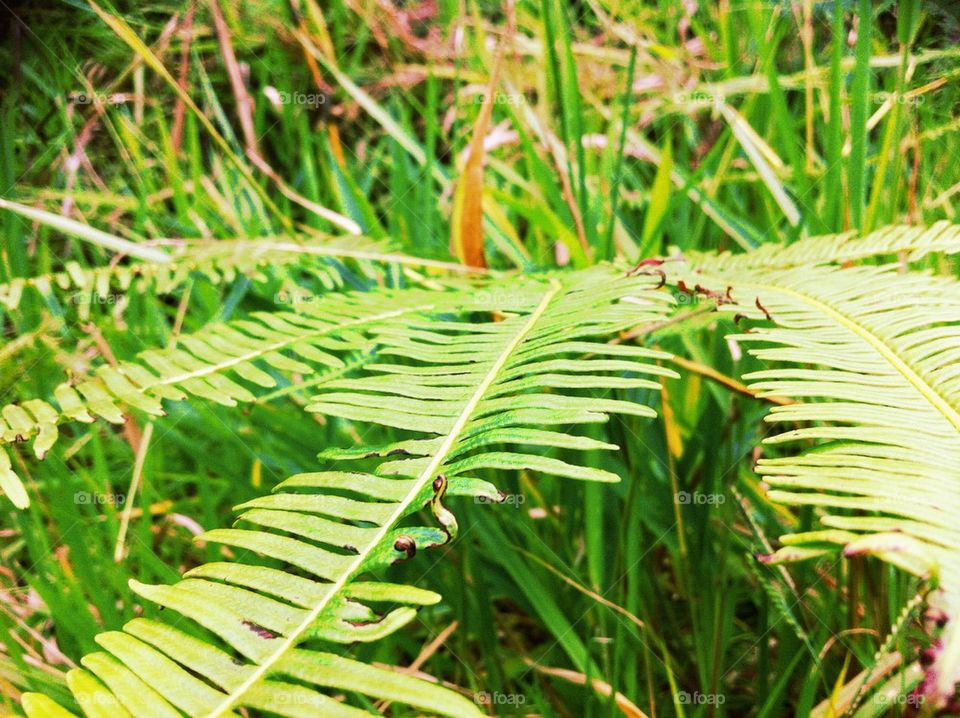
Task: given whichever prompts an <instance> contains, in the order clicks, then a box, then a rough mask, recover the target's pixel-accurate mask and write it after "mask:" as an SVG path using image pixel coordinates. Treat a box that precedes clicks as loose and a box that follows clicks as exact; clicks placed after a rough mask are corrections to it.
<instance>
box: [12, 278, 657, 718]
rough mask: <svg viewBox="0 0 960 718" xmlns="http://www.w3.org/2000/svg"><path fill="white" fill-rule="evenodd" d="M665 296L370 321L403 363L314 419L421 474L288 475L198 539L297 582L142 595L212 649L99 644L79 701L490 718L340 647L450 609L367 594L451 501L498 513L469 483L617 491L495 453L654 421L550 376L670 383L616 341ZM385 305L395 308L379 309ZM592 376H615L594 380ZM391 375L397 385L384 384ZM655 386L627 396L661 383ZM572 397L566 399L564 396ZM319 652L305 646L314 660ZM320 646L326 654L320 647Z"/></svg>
mask: <svg viewBox="0 0 960 718" xmlns="http://www.w3.org/2000/svg"><path fill="white" fill-rule="evenodd" d="M653 284H654V281H653V280H651V279H650V278H628V277H624V276H623V275H620V274H613V273H612V272H611V270H609V269H603V270H597V271H588V272H583V273H577V274H572V275H569V276H567V277H565V278H564V279H563V280H560V279H553V278H550V279H547V280H545V281H541V280H530V281H525V282H515V283H513V284H511V285H507V284H501V285H499V286H498V287H497V288H496V292H500V293H502V296H503V298H502V299H501V303H503V304H505V305H509V309H510V312H509V315H507V316H505V317H504V318H503V319H502V320H501V321H487V322H483V321H479V322H477V323H468V322H463V321H460V320H459V319H458V318H457V314H456V313H453V312H450V305H449V304H445V303H444V302H442V301H440V300H439V299H438V298H437V296H436V293H433V294H429V293H425V294H424V293H416V292H414V293H413V294H414V297H409V296H406V295H403V299H402V300H401V299H400V298H399V297H397V298H396V301H395V302H393V305H394V306H396V302H400V301H402V302H404V303H405V306H415V305H416V304H417V302H418V301H422V299H423V296H424V295H426V296H431V297H433V298H434V305H433V306H432V307H430V308H428V309H422V308H421V309H420V310H419V311H418V312H417V313H416V314H415V315H414V316H413V317H410V316H403V315H404V314H405V313H406V312H404V311H402V310H399V309H396V308H395V309H393V310H392V315H391V316H389V317H387V316H380V317H378V319H377V321H376V322H375V323H371V322H370V321H369V320H366V319H365V320H364V321H363V322H359V321H358V322H354V325H353V327H352V328H354V329H356V330H361V329H362V330H363V331H365V332H367V333H369V335H370V336H369V338H370V339H373V340H374V341H375V342H376V343H377V344H378V345H379V347H380V355H381V357H383V358H384V359H390V358H393V359H395V361H396V363H391V362H389V361H385V362H384V363H383V364H382V365H380V366H379V367H378V368H370V366H369V365H368V367H367V368H366V369H365V370H364V373H363V376H361V377H360V378H358V379H355V380H353V381H355V382H359V383H354V384H350V385H345V386H337V387H330V388H328V387H324V388H323V391H321V393H320V394H318V396H317V398H316V400H315V402H314V404H313V405H312V406H311V407H310V408H311V410H313V411H323V412H324V413H326V414H328V415H330V416H339V417H343V418H347V419H360V420H370V421H373V422H375V423H380V424H384V425H387V426H401V427H402V428H407V429H410V430H411V431H413V432H415V433H417V434H423V433H426V434H429V435H430V438H429V439H426V440H422V439H421V440H419V441H421V443H420V444H419V448H418V449H417V451H418V456H417V458H416V459H413V460H410V461H406V460H401V461H399V462H396V461H387V462H384V463H382V464H381V466H380V468H381V470H382V471H381V472H380V473H379V474H369V473H360V472H344V471H337V472H319V473H309V474H300V475H297V476H294V477H291V478H290V479H288V480H287V481H285V482H283V483H282V484H280V485H279V486H278V487H277V488H276V490H275V492H274V493H273V494H272V495H269V496H265V497H262V498H259V499H255V500H253V501H251V502H249V503H247V504H245V505H243V506H241V507H239V508H240V510H241V511H242V513H241V514H240V516H239V521H240V523H241V525H242V526H243V527H241V528H229V529H216V530H213V531H210V532H208V533H206V534H205V535H204V536H203V537H202V538H203V539H204V540H206V541H209V542H215V543H220V544H223V545H227V546H231V547H234V548H239V549H245V550H247V551H252V552H254V553H255V554H258V555H260V556H264V557H267V558H270V559H274V560H279V561H282V562H283V563H285V564H286V565H288V566H290V567H291V570H281V569H277V568H271V567H267V566H263V565H257V564H254V563H245V562H240V561H235V562H217V563H212V564H207V565H204V566H201V567H199V568H196V569H193V570H191V571H189V572H188V573H187V574H186V575H185V577H184V578H183V579H182V580H181V581H180V582H179V583H177V584H175V585H173V586H149V585H144V584H141V583H138V582H132V583H131V587H132V588H133V590H134V591H135V592H136V593H137V594H139V595H140V596H142V597H143V598H145V599H147V600H150V601H152V602H155V603H158V604H160V605H161V606H163V607H165V608H167V609H170V611H171V612H175V613H176V614H179V615H180V616H181V617H184V618H187V619H190V620H192V621H193V622H194V623H196V624H198V625H199V626H201V627H202V628H203V629H205V631H206V634H205V635H206V636H207V640H203V639H200V638H197V637H194V636H192V635H189V634H187V633H185V632H182V631H181V630H180V629H178V628H175V627H174V626H173V625H170V623H172V622H178V621H179V620H181V619H170V623H168V622H160V621H155V620H151V619H142V618H140V619H136V620H134V621H132V622H130V623H129V624H127V626H125V628H124V630H123V631H122V632H118V631H113V632H108V633H104V634H101V635H100V636H99V637H98V639H97V641H98V643H99V644H100V645H101V646H102V647H103V648H104V651H103V652H99V653H95V654H92V655H88V656H86V657H85V658H84V659H83V666H84V668H82V669H75V670H74V671H71V673H70V674H69V676H68V682H69V685H70V688H71V690H72V691H73V693H74V696H75V697H76V699H77V701H78V703H79V704H80V705H81V707H82V708H83V709H84V711H85V712H86V713H87V714H88V715H105V714H106V713H107V712H109V713H110V715H128V714H129V715H136V716H141V715H151V716H153V715H157V716H166V715H177V711H184V712H186V713H188V714H189V715H202V716H206V718H216V717H217V716H224V715H236V713H235V711H236V709H239V708H240V707H245V708H252V709H255V710H258V711H267V712H272V713H277V714H279V715H285V716H307V715H324V716H359V715H368V714H367V713H366V712H364V711H362V710H360V709H356V708H352V707H350V706H348V705H346V704H345V703H342V702H341V701H339V700H336V699H334V698H333V697H331V696H329V695H327V694H326V693H324V692H323V691H322V690H321V689H332V690H335V691H340V692H347V693H361V694H365V695H368V696H370V697H375V698H381V699H386V700H390V701H397V702H403V703H406V704H408V705H412V706H415V707H417V708H419V709H422V710H426V711H429V712H434V713H439V714H442V715H449V716H457V717H458V718H459V717H466V716H473V715H476V716H479V715H483V714H482V712H481V711H480V710H479V709H478V708H477V707H476V705H474V704H473V703H471V702H470V701H468V700H466V699H464V698H463V697H461V696H459V695H457V694H455V693H453V692H451V691H448V690H446V689H442V688H440V687H438V686H435V685H432V684H430V683H427V682H425V681H422V680H418V679H415V678H412V677H409V676H403V675H398V674H396V673H394V672H391V671H388V670H384V669H378V668H373V667H371V666H367V665H364V664H361V663H358V662H356V661H353V660H350V659H347V658H344V657H342V656H339V655H337V654H336V653H335V652H334V651H333V649H327V648H326V646H328V645H329V646H333V647H335V646H337V645H341V644H350V643H354V642H357V641H375V640H378V639H380V638H383V637H384V636H386V635H389V634H390V633H392V632H394V631H396V630H397V629H399V628H400V627H402V626H403V625H405V624H406V623H408V622H409V621H410V620H411V619H412V618H413V617H414V615H415V612H416V607H417V606H420V605H425V604H430V603H434V602H436V600H438V598H439V597H438V596H436V594H433V593H431V592H429V591H424V590H422V589H417V588H414V587H407V586H396V585H391V584H386V583H380V582H370V581H368V580H364V577H365V576H366V575H369V574H371V573H376V572H377V571H379V570H382V569H384V568H386V567H387V566H389V565H391V564H393V563H396V562H397V561H401V560H405V559H407V558H409V557H411V556H413V555H414V554H415V553H416V552H418V551H420V550H423V549H426V548H431V547H434V546H439V545H442V544H444V543H446V542H447V541H449V540H451V539H452V538H453V537H454V536H455V535H456V532H457V522H456V519H455V517H454V515H453V514H452V512H450V511H449V510H448V509H447V508H446V506H445V505H444V503H443V500H444V498H445V497H446V496H448V495H451V494H460V495H470V496H477V497H483V498H484V499H487V500H489V499H491V498H499V497H498V495H497V494H496V492H495V490H493V489H492V487H490V485H489V484H487V483H486V482H483V481H479V480H477V479H473V478H470V477H467V476H463V475H462V473H463V472H469V471H473V470H475V469H478V468H527V467H529V468H532V469H534V470H537V471H542V472H545V473H553V474H559V475H566V476H571V477H573V478H578V479H593V480H614V479H616V477H615V476H612V475H608V474H607V473H606V472H601V471H599V470H597V469H590V468H587V467H583V466H577V465H575V464H569V463H565V462H561V461H558V460H556V459H552V458H551V457H546V456H541V455H537V454H532V453H526V452H523V451H520V450H517V451H513V452H500V451H497V452H493V451H487V450H485V449H484V448H483V447H485V446H487V445H489V444H490V443H496V444H501V443H514V442H520V445H521V446H523V445H525V444H526V440H527V439H529V438H534V439H541V440H542V441H541V442H540V444H541V445H543V444H545V445H548V446H549V445H555V444H557V443H560V442H559V440H558V439H557V437H556V436H555V435H554V434H552V433H550V432H546V431H544V432H543V434H542V435H541V434H529V433H524V431H523V430H526V431H531V430H530V429H529V428H528V426H529V425H530V424H536V423H550V422H562V423H587V422H598V421H605V420H607V418H608V415H609V413H611V412H620V413H626V414H634V415H640V416H650V415H653V413H654V412H653V410H652V409H650V408H648V407H645V406H642V405H639V404H636V403H634V402H628V401H622V400H614V399H608V398H604V397H596V396H584V395H578V394H574V393H572V390H571V389H570V387H568V386H566V384H565V383H564V382H557V381H554V380H553V379H549V377H556V376H562V377H571V376H572V377H577V376H581V377H582V376H589V377H591V378H594V379H596V378H597V377H606V379H607V381H606V382H603V381H588V382H584V384H583V385H582V386H583V387H585V388H590V389H592V388H595V387H596V386H597V385H600V386H604V385H605V386H606V388H621V387H622V386H623V385H622V384H621V383H620V382H618V381H617V379H619V378H622V377H620V376H618V375H619V374H620V373H622V372H623V370H624V369H626V368H627V367H626V366H624V364H626V362H622V360H621V363H618V364H613V365H609V364H604V363H603V361H600V360H596V359H592V358H579V359H576V358H571V356H570V355H572V354H573V355H582V354H583V353H585V352H589V353H590V354H593V355H595V356H604V355H605V354H612V355H616V356H619V357H627V356H630V357H633V358H634V359H635V361H634V362H630V363H629V370H630V371H631V372H634V373H641V374H648V375H654V376H668V375H672V374H673V373H672V372H671V371H670V370H667V369H664V368H661V367H659V366H658V365H656V364H655V363H654V362H655V360H657V359H660V358H663V357H664V355H663V354H662V353H660V352H654V351H651V350H647V349H643V348H641V347H625V346H620V345H610V344H607V343H605V342H604V341H602V340H604V339H609V338H610V337H611V336H612V335H615V334H616V332H618V331H620V330H623V329H627V328H629V327H632V326H634V325H636V324H646V323H648V322H650V321H651V320H654V319H661V318H662V317H663V316H664V314H665V313H666V311H667V309H668V308H669V304H670V299H669V295H667V294H665V293H660V292H655V291H651V289H652V287H653ZM347 297H349V295H343V296H341V297H340V300H341V302H342V301H344V299H345V298H347ZM376 299H377V304H383V301H384V298H383V297H382V296H376ZM355 301H357V302H359V301H360V300H359V298H358V299H356V300H355ZM456 301H457V302H459V303H460V304H461V305H462V307H461V309H462V310H463V311H470V310H473V309H478V308H482V306H483V305H482V304H480V305H477V304H476V302H475V301H474V300H472V299H471V298H469V296H468V297H465V298H464V297H461V298H460V299H458V300H456ZM341 311H346V310H344V309H341ZM348 325H349V323H344V324H343V326H341V331H342V329H343V327H344V326H348ZM546 362H554V364H553V365H552V366H553V371H552V372H550V373H548V374H543V373H541V367H542V365H543V364H544V363H546ZM565 362H566V363H565ZM596 362H599V364H600V365H601V367H605V368H604V369H601V368H600V367H597V366H592V363H596ZM563 367H566V369H565V370H564V369H563ZM604 372H607V373H604ZM609 372H615V373H614V374H611V373H609ZM383 377H388V378H390V379H391V380H392V381H391V382H390V383H384V382H383V381H382V378H383ZM538 377H548V380H547V381H543V382H541V381H539V380H538ZM421 380H422V383H421ZM645 381H646V383H645V384H642V385H640V384H630V386H629V388H636V387H637V386H644V387H646V386H649V388H651V389H653V388H656V387H657V386H658V384H657V383H656V382H653V381H649V380H645ZM365 382H366V383H365ZM558 385H559V386H560V387H561V388H563V389H565V391H564V393H558V392H555V391H554V389H556V388H557V387H558ZM422 387H430V390H431V391H432V392H434V398H430V399H420V398H416V396H409V395H410V394H413V395H416V394H417V392H418V390H419V388H422ZM344 389H346V390H347V391H344ZM558 417H559V418H558ZM534 443H536V442H534ZM588 445H589V446H590V448H599V447H597V445H596V444H588ZM605 448H606V447H605ZM387 453H389V450H388V451H387ZM424 507H429V508H430V512H431V514H432V515H433V517H434V518H435V519H436V522H437V523H438V524H439V526H436V525H434V526H425V525H419V524H418V523H414V524H413V525H409V524H408V522H407V519H408V517H410V516H411V515H412V514H413V513H415V512H417V511H418V510H420V509H422V508H424ZM294 572H295V573H294ZM385 602H386V603H389V604H394V605H396V604H399V607H395V608H393V609H392V610H389V611H387V612H386V613H380V612H378V611H377V610H376V604H378V603H380V604H382V603H385ZM371 604H373V605H371ZM306 643H309V644H311V647H309V648H305V647H303V646H304V644H306ZM316 643H320V644H322V645H323V646H324V648H323V649H321V648H317V647H313V646H314V644H316ZM24 706H25V708H26V709H27V711H28V715H30V716H31V718H37V717H38V716H45V715H50V716H53V715H57V713H56V712H55V711H56V710H58V709H57V708H54V707H53V706H52V705H51V704H49V703H47V702H44V701H43V699H41V698H39V697H34V696H32V695H29V696H27V697H25V699H24Z"/></svg>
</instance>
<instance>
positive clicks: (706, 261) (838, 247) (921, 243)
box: [685, 221, 960, 273]
mask: <svg viewBox="0 0 960 718" xmlns="http://www.w3.org/2000/svg"><path fill="white" fill-rule="evenodd" d="M858 234H859V233H858V232H856V231H851V232H844V233H842V234H828V235H823V236H819V237H808V238H806V239H801V240H799V241H797V242H794V243H793V244H788V245H785V244H778V243H775V242H770V243H767V244H762V245H760V247H758V248H757V249H754V250H751V251H749V252H746V253H740V254H731V253H730V252H723V253H721V254H716V253H711V252H687V253H686V254H685V257H686V259H687V261H688V262H689V263H690V264H691V265H692V266H695V267H699V268H702V269H703V270H705V271H710V272H717V273H725V272H736V271H740V270H747V269H757V270H761V269H778V268H779V269H786V268H788V267H808V266H812V265H817V264H845V263H847V262H859V261H862V260H864V259H869V258H871V257H880V256H895V255H900V254H905V255H906V260H907V261H908V262H915V261H917V260H919V259H922V258H923V257H925V256H927V255H928V254H930V253H932V252H943V253H945V254H954V253H956V252H960V225H958V224H951V223H950V222H947V221H941V222H936V223H934V224H932V225H931V226H929V227H914V226H909V225H892V226H889V227H883V228H881V229H878V230H875V231H873V232H870V233H869V234H868V235H866V236H865V237H860V236H858Z"/></svg>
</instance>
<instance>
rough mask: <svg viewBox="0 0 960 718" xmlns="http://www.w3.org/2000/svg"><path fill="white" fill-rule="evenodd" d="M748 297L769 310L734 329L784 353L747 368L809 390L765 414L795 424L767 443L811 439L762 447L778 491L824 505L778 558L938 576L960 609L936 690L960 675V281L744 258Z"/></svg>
mask: <svg viewBox="0 0 960 718" xmlns="http://www.w3.org/2000/svg"><path fill="white" fill-rule="evenodd" d="M719 274H720V273H716V274H713V273H712V270H711V274H710V275H706V274H701V275H699V276H700V277H701V280H702V281H713V282H714V283H715V284H716V285H718V286H726V285H732V287H733V290H732V294H733V297H734V299H736V300H737V301H738V306H730V305H727V306H725V307H724V309H730V310H731V311H737V312H741V313H747V314H750V315H751V316H753V317H754V318H756V319H761V320H764V319H770V320H772V322H773V323H774V326H761V327H758V328H755V329H753V330H751V331H750V332H748V333H744V334H737V335H735V336H733V337H732V338H733V339H734V340H736V341H739V342H746V343H750V344H758V343H759V344H764V345H769V346H764V347H762V348H754V349H752V350H751V353H752V354H754V355H755V356H756V357H758V358H759V359H762V360H764V361H770V362H778V363H781V364H785V365H786V366H778V367H777V368H771V369H764V370H762V371H757V372H753V373H752V374H748V375H747V376H746V377H745V378H746V379H747V380H749V381H750V382H751V388H752V389H754V390H755V391H757V392H759V393H760V394H761V395H763V396H787V397H793V398H798V399H800V400H801V401H800V402H798V403H792V404H787V405H783V406H777V407H775V408H774V409H773V410H772V411H771V413H770V414H769V415H768V417H767V420H768V421H769V422H772V423H775V424H787V425H793V424H797V423H799V424H800V425H801V428H796V429H792V430H789V431H786V432H784V433H781V434H778V435H776V436H773V437H771V438H768V439H766V440H765V443H767V444H768V445H787V444H793V445H796V444H798V443H799V444H800V445H801V446H806V445H809V443H810V442H812V443H813V444H814V446H813V448H806V449H803V450H801V451H800V452H799V453H798V454H795V455H786V456H780V457H775V458H764V459H761V460H760V461H759V462H758V464H757V471H758V472H759V473H760V474H762V475H763V476H764V479H765V481H766V482H767V483H768V484H769V485H770V487H771V490H770V497H771V498H772V499H774V500H777V501H780V502H784V503H788V504H795V505H807V506H814V507H818V508H819V509H821V510H822V511H823V515H822V517H821V520H822V523H823V525H824V526H825V527H826V528H824V529H823V530H818V531H813V532H808V533H804V534H798V535H794V536H787V537H783V539H782V540H783V543H784V544H785V546H784V548H782V549H781V550H780V551H778V552H777V553H776V554H774V555H773V557H772V558H771V560H775V561H778V560H789V559H797V558H807V557H815V556H821V555H824V554H825V553H826V552H828V551H829V550H830V548H831V546H836V545H838V544H839V545H841V546H842V547H843V552H844V554H845V555H847V556H854V555H863V554H869V555H873V556H877V557H879V558H881V559H883V560H885V561H888V562H890V563H892V564H894V565H896V566H899V567H900V568H902V569H904V570H906V571H909V572H911V573H913V574H915V575H918V576H921V577H923V578H926V579H930V580H931V581H932V582H933V583H934V584H937V585H939V589H940V591H939V594H938V595H939V597H940V599H941V600H943V601H945V603H946V607H947V614H948V616H949V623H948V626H947V629H946V631H947V634H948V636H947V638H948V640H945V642H944V646H945V647H944V651H943V652H942V654H941V655H940V658H939V659H938V662H937V665H936V666H935V668H934V671H935V674H936V676H937V678H936V681H937V685H938V688H937V690H938V698H939V699H942V698H943V696H946V695H952V693H953V685H954V683H956V682H957V681H958V680H960V283H958V282H957V281H955V280H953V279H947V278H942V277H934V276H929V275H927V274H923V273H910V274H900V273H899V272H898V271H897V268H896V267H850V268H845V269H839V268H836V267H827V266H822V267H810V268H805V269H798V268H795V269H792V270H769V271H759V270H742V271H728V272H725V273H723V274H722V275H721V276H717V275H719Z"/></svg>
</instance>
